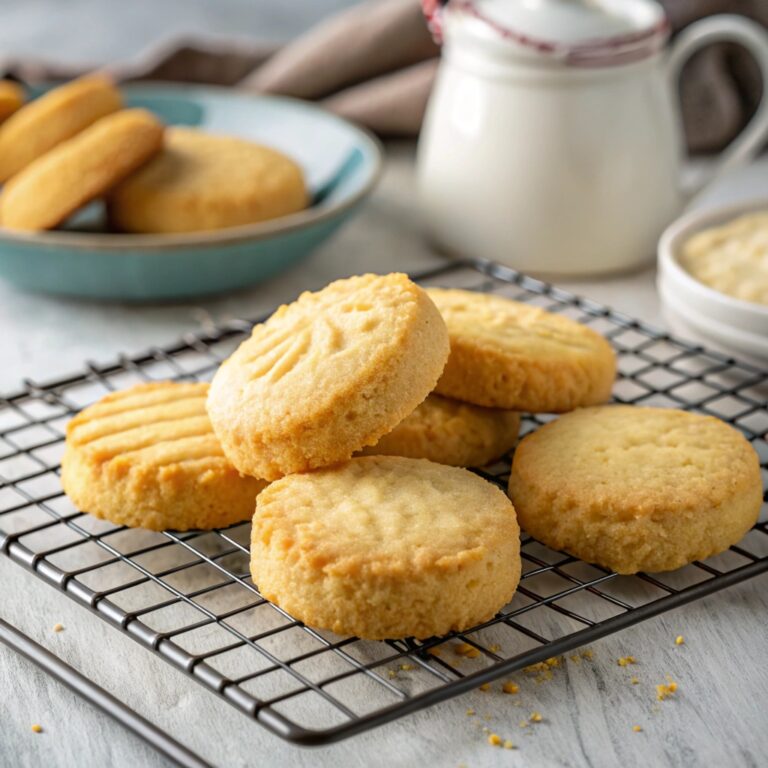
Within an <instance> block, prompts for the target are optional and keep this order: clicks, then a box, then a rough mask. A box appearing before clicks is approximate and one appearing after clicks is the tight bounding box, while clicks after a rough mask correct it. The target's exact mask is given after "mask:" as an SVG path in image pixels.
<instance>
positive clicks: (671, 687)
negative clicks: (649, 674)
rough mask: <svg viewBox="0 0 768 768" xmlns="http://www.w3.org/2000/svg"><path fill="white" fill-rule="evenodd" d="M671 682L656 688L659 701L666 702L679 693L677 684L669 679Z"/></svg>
mask: <svg viewBox="0 0 768 768" xmlns="http://www.w3.org/2000/svg"><path fill="white" fill-rule="evenodd" d="M667 680H668V681H669V682H667V683H661V684H659V685H657V686H656V698H657V699H658V700H659V701H664V700H665V699H668V698H669V697H670V696H672V695H673V694H674V693H675V692H676V691H677V683H676V682H675V681H674V680H671V679H670V678H669V677H667Z"/></svg>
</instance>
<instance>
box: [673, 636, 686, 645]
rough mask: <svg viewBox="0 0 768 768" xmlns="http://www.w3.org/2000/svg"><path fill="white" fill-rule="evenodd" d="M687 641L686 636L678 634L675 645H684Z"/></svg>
mask: <svg viewBox="0 0 768 768" xmlns="http://www.w3.org/2000/svg"><path fill="white" fill-rule="evenodd" d="M683 643H685V638H684V637H683V636H682V635H678V636H677V637H676V638H675V645H683Z"/></svg>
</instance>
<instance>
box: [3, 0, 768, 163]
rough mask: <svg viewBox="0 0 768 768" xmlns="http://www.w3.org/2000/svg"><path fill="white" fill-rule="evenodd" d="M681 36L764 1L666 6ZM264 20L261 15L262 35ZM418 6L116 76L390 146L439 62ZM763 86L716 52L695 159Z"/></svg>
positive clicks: (698, 110) (55, 74)
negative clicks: (187, 90) (261, 108)
mask: <svg viewBox="0 0 768 768" xmlns="http://www.w3.org/2000/svg"><path fill="white" fill-rule="evenodd" d="M662 3H663V5H664V6H665V8H666V10H667V13H668V15H669V18H670V22H671V24H672V29H673V32H678V31H679V30H680V29H682V28H684V27H685V26H687V25H688V24H690V23H692V22H693V21H696V20H697V19H699V18H702V17H704V16H709V15H712V14H715V13H725V12H727V13H741V14H743V15H745V16H748V17H750V18H752V19H754V20H756V21H758V22H759V23H761V24H763V25H764V26H766V27H768V2H767V1H766V0H662ZM257 18H258V13H257V11H256V10H254V27H256V22H257ZM439 55H440V50H439V47H438V46H437V45H436V44H435V42H434V41H433V40H432V38H431V36H430V34H429V31H428V30H427V27H426V24H425V22H424V18H423V16H422V13H421V8H420V4H419V0H368V2H365V3H361V4H359V5H355V6H353V7H352V8H349V9H348V10H345V11H342V12H341V13H339V14H338V15H336V16H333V17H331V18H329V19H328V20H326V21H325V22H323V23H321V24H319V25H318V26H317V27H315V28H314V29H312V30H310V31H309V32H307V33H306V34H304V35H302V36H300V37H298V38H297V39H295V40H293V41H292V42H290V43H288V44H287V45H285V46H283V47H281V48H278V49H275V48H271V47H268V46H263V45H259V44H257V43H253V44H248V43H243V42H242V41H241V40H239V41H238V42H236V43H230V42H226V43H224V42H221V41H218V42H208V41H189V40H175V41H170V42H168V43H166V44H165V45H163V46H161V47H159V48H155V49H153V50H151V51H148V52H146V53H144V54H142V55H141V56H139V57H137V58H136V59H134V60H131V61H127V62H123V63H121V64H118V65H115V66H113V67H110V70H111V71H113V73H114V74H115V76H116V77H117V78H118V79H119V80H122V81H130V80H172V81H181V82H198V83H214V84H218V85H237V86H238V87H241V88H244V89H247V90H251V91H254V92H259V93H276V94H285V95H289V96H296V97H300V98H304V99H312V100H315V101H318V102H320V103H321V104H323V105H324V106H325V107H327V108H328V109H330V110H332V111H334V112H336V113H338V114H340V115H342V116H344V117H346V118H349V119H351V120H354V121H356V122H358V123H360V124H362V125H364V126H367V127H368V128H370V129H371V130H373V131H375V132H376V133H378V134H380V135H382V136H415V135H417V134H418V131H419V128H420V126H421V122H422V119H423V116H424V109H425V106H426V102H427V98H428V96H429V92H430V89H431V86H432V82H433V79H434V75H435V70H436V68H437V64H438V61H439ZM0 70H4V71H5V74H6V76H14V77H17V78H19V79H21V80H24V81H27V82H33V81H39V80H42V79H54V78H55V79H58V78H66V77H73V76H75V75H77V74H79V72H76V71H74V70H70V69H67V68H61V67H56V66H52V65H50V64H48V63H46V62H44V61H39V60H29V59H25V60H8V59H6V60H2V59H0ZM761 90H762V86H761V80H760V73H759V71H758V68H757V66H756V64H755V62H754V61H753V60H752V59H751V58H750V56H749V55H748V54H747V53H746V52H745V51H743V50H741V49H739V48H738V47H737V46H732V45H727V44H718V45H713V46H710V47H709V48H707V49H705V50H704V51H702V52H701V53H699V54H698V55H696V56H695V57H694V59H693V60H692V61H691V63H690V65H689V66H687V67H686V69H685V72H684V73H683V77H682V84H681V99H682V107H683V118H684V125H685V132H686V138H687V141H688V146H689V149H690V151H692V152H715V151H718V150H720V149H722V148H723V147H724V146H725V145H726V144H728V142H729V141H731V139H732V138H733V137H734V136H736V134H737V133H738V132H739V131H740V130H741V128H742V127H743V126H744V124H745V123H746V121H747V120H748V119H749V117H750V116H751V115H752V114H753V113H754V110H755V109H756V107H757V103H758V101H759V99H760V94H761Z"/></svg>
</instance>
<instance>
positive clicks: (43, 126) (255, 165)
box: [0, 75, 308, 233]
mask: <svg viewBox="0 0 768 768" xmlns="http://www.w3.org/2000/svg"><path fill="white" fill-rule="evenodd" d="M122 107H123V100H122V97H121V95H120V92H119V91H118V90H117V88H116V87H115V86H114V84H113V83H112V81H111V80H110V79H109V78H108V77H106V76H104V75H90V76H87V77H83V78H80V79H79V80H74V81H72V82H70V83H67V84H65V85H62V86H60V87H58V88H55V89H53V90H51V91H49V92H47V93H46V94H45V95H43V96H41V97H39V98H38V99H36V100H35V101H32V102H31V103H29V104H26V105H25V104H24V93H23V91H22V89H21V88H20V87H19V86H18V85H16V84H15V83H10V82H8V81H0V121H2V124H0V183H3V184H4V188H3V192H2V195H0V224H2V226H3V227H7V228H9V229H15V230H26V231H37V230H45V229H52V228H54V227H57V226H59V225H60V224H62V223H64V222H65V221H66V220H67V219H68V218H69V217H70V216H71V215H72V214H73V213H75V212H76V211H77V210H78V209H80V208H81V207H83V206H84V205H86V204H87V203H89V202H91V201H93V200H96V199H99V198H104V199H105V201H106V203H107V211H108V218H109V221H110V223H111V226H112V228H113V229H115V230H117V231H120V232H129V233H171V232H194V231H201V230H213V229H223V228H227V227H234V226H239V225H245V224H253V223H256V222H260V221H264V220H266V219H272V218H275V217H278V216H284V215H286V214H289V213H294V212H296V211H299V210H301V209H302V208H305V207H306V205H307V202H308V199H307V191H306V188H305V184H304V179H303V175H302V172H301V169H300V168H299V166H298V165H297V164H296V163H295V162H293V160H291V159H290V158H288V157H286V156H285V155H283V154H282V153H280V152H277V151H276V150H273V149H270V148H268V147H264V146H261V145H259V144H255V143H253V142H250V141H246V140H244V139H236V138H229V137H224V136H213V135H209V134H206V133H203V132H200V131H196V130H194V129H191V128H175V127H173V128H168V129H165V127H164V126H163V124H162V123H161V122H160V120H159V119H158V118H157V117H156V116H155V115H153V114H152V113H151V112H149V111H147V110H145V109H123V108H122Z"/></svg>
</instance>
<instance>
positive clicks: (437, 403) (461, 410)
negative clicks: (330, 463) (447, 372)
mask: <svg viewBox="0 0 768 768" xmlns="http://www.w3.org/2000/svg"><path fill="white" fill-rule="evenodd" d="M519 429H520V414H518V413H515V412H514V411H504V410H501V409H500V408H482V407H481V406H479V405H469V404H468V403H462V402H460V401H458V400H451V399H449V398H447V397H441V396H440V395H430V396H429V397H428V398H427V399H426V400H425V401H424V402H423V403H422V404H421V405H420V406H419V407H418V408H417V409H416V410H415V411H414V412H413V413H412V414H411V415H410V416H407V417H406V418H405V419H404V420H403V421H401V422H400V423H399V424H398V425H397V426H396V427H395V428H394V429H393V430H392V431H391V432H389V433H387V434H386V435H384V437H382V438H381V440H379V442H378V443H376V445H372V446H370V447H368V448H365V449H363V451H362V452H361V453H363V454H364V455H367V456H376V455H386V456H408V457H410V458H412V459H429V460H430V461H435V462H437V463H438V464H451V465H453V466H455V467H482V466H484V465H485V464H489V463H490V462H492V461H493V460H494V459H498V458H499V456H503V455H504V454H505V453H506V452H507V451H509V450H510V449H511V448H512V446H513V445H514V444H515V442H516V441H517V433H518V431H519Z"/></svg>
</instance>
